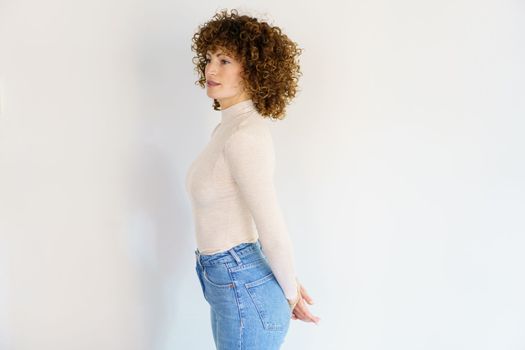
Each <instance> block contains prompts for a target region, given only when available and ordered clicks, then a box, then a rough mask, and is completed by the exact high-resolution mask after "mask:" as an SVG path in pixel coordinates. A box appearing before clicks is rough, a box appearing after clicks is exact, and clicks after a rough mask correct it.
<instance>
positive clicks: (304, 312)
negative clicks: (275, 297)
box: [292, 299, 321, 324]
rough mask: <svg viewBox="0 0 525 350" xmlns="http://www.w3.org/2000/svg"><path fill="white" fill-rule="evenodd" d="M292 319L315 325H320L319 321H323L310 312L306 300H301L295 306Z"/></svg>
mask: <svg viewBox="0 0 525 350" xmlns="http://www.w3.org/2000/svg"><path fill="white" fill-rule="evenodd" d="M294 317H295V318H294ZM292 318H293V319H300V320H301V321H304V322H313V323H315V324H318V323H319V321H320V320H321V319H320V318H319V317H317V316H314V315H313V314H312V313H311V312H310V311H309V310H308V306H307V305H306V304H305V302H304V299H301V300H299V302H298V303H297V305H296V306H295V308H294V310H293V315H292Z"/></svg>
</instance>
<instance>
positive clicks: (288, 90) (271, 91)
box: [191, 9, 303, 119]
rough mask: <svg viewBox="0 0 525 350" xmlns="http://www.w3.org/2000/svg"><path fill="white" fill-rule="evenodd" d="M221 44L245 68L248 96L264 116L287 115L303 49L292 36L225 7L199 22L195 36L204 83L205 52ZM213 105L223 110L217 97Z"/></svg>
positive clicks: (197, 65) (200, 81)
mask: <svg viewBox="0 0 525 350" xmlns="http://www.w3.org/2000/svg"><path fill="white" fill-rule="evenodd" d="M219 48H222V49H223V50H224V51H225V52H226V53H228V54H230V55H231V56H233V57H234V58H235V59H236V60H238V61H239V62H240V63H241V65H242V67H243V70H242V72H241V79H242V81H243V86H245V88H246V92H247V94H248V96H250V97H251V99H252V101H253V103H254V106H255V108H256V109H257V111H258V112H259V113H260V114H261V115H262V116H263V117H270V118H272V119H284V116H285V111H286V105H288V104H289V102H290V101H291V100H292V99H293V98H294V97H295V95H296V93H297V91H298V80H299V76H301V75H302V72H301V70H300V66H299V61H298V56H299V55H300V54H301V52H302V51H303V49H301V48H299V47H298V46H297V44H296V43H295V42H293V41H292V40H290V39H289V38H288V36H286V35H285V34H284V33H283V32H282V30H281V29H280V28H279V27H276V26H270V25H269V24H268V23H266V22H264V21H258V20H257V19H256V18H254V17H250V16H246V15H239V14H238V11H237V10H236V9H233V10H231V12H230V13H228V11H227V10H225V9H223V10H221V11H219V12H217V13H216V14H215V15H214V16H213V17H212V19H210V20H209V21H208V22H206V23H204V24H203V25H201V26H199V28H198V31H197V32H196V33H195V34H194V35H193V37H192V45H191V49H192V51H194V52H195V54H196V55H195V56H194V57H193V59H192V62H193V63H194V64H195V71H196V72H197V73H198V75H199V79H198V80H197V81H196V82H195V84H196V85H197V84H198V85H200V86H201V87H202V88H204V87H205V84H206V77H205V73H204V70H205V68H206V63H207V61H206V52H207V51H208V50H209V51H211V52H215V51H216V49H219ZM213 109H214V110H220V104H219V102H218V101H217V99H214V100H213Z"/></svg>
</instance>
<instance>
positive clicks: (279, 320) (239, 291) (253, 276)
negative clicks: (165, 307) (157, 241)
mask: <svg viewBox="0 0 525 350" xmlns="http://www.w3.org/2000/svg"><path fill="white" fill-rule="evenodd" d="M195 260H196V266H195V269H196V271H197V276H198V277H199V281H200V285H201V288H202V293H203V295H204V298H205V300H206V301H207V302H208V304H209V305H210V320H211V329H212V333H213V340H214V342H215V347H216V348H217V349H218V350H234V349H235V350H274V349H280V347H281V345H282V344H283V342H284V338H285V336H286V333H287V332H288V328H289V325H290V319H291V316H292V310H291V309H290V306H289V305H288V302H287V300H286V297H285V295H284V292H283V290H282V289H281V286H280V285H279V283H278V282H277V280H276V279H275V276H274V275H273V273H272V270H271V268H270V266H269V265H268V262H267V260H266V257H265V256H264V253H263V251H262V248H261V244H260V242H259V241H256V242H255V243H241V244H239V245H237V246H235V247H233V248H231V249H230V250H228V251H225V252H219V253H216V254H211V255H202V254H200V252H199V250H198V249H197V250H195Z"/></svg>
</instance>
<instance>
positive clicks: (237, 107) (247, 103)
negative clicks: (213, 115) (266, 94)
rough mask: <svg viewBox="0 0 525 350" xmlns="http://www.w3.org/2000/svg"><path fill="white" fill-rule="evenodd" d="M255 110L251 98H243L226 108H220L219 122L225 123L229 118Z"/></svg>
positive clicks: (239, 116)
mask: <svg viewBox="0 0 525 350" xmlns="http://www.w3.org/2000/svg"><path fill="white" fill-rule="evenodd" d="M254 110H255V105H254V104H253V101H252V100H244V101H241V102H237V103H235V104H233V105H231V106H229V107H228V108H225V109H221V123H227V122H229V121H231V120H234V119H237V118H242V117H245V116H247V115H248V114H249V112H252V111H254Z"/></svg>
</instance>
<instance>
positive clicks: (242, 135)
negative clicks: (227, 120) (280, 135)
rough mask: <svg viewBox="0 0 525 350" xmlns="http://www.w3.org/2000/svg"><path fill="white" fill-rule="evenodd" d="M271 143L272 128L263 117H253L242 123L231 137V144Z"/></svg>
mask: <svg viewBox="0 0 525 350" xmlns="http://www.w3.org/2000/svg"><path fill="white" fill-rule="evenodd" d="M242 140H245V141H249V140H251V141H252V142H271V141H272V133H271V130H270V126H269V125H268V123H267V121H266V120H264V119H263V117H261V116H258V115H252V116H250V117H248V118H246V119H244V120H243V121H242V122H240V123H239V124H238V125H237V126H236V127H235V129H234V130H233V132H232V135H231V136H230V140H229V141H230V142H235V141H242Z"/></svg>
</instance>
